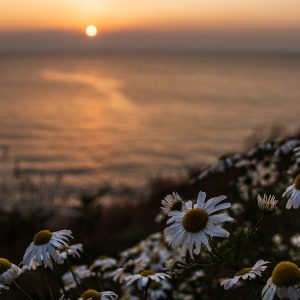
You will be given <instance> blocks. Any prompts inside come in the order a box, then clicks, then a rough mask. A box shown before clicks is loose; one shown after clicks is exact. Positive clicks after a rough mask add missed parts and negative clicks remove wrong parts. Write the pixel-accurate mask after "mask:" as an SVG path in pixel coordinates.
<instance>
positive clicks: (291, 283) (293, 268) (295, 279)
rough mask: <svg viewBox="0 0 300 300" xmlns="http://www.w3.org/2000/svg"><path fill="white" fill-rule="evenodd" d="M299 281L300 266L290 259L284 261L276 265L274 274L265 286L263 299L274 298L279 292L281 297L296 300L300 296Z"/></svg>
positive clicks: (270, 299) (269, 299)
mask: <svg viewBox="0 0 300 300" xmlns="http://www.w3.org/2000/svg"><path fill="white" fill-rule="evenodd" d="M299 283H300V270H299V268H298V266H297V265H296V264H294V263H292V262H289V261H282V262H280V263H278V264H277V265H276V266H275V268H274V269H273V272H272V276H271V277H270V278H269V279H268V281H267V283H266V285H265V286H264V288H263V290H262V299H263V300H272V299H273V298H274V296H275V294H277V296H278V297H279V298H280V299H282V298H288V299H291V300H294V299H295V300H296V299H298V298H300V293H299V290H298V287H299Z"/></svg>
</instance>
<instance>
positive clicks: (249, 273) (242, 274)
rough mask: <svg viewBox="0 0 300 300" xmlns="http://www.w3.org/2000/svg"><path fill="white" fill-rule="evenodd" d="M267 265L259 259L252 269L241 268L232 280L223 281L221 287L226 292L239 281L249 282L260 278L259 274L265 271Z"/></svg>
mask: <svg viewBox="0 0 300 300" xmlns="http://www.w3.org/2000/svg"><path fill="white" fill-rule="evenodd" d="M268 263H269V262H268V261H264V260H262V259H260V260H259V261H258V262H256V264H255V265H254V266H253V267H250V268H243V269H241V270H240V271H238V272H237V273H236V274H235V276H234V277H233V278H230V279H225V280H223V281H222V282H221V285H224V289H225V290H228V289H230V288H232V287H233V286H234V285H235V284H236V283H237V282H238V281H239V280H240V279H243V280H248V279H249V280H251V279H254V278H256V276H261V272H263V271H265V270H266V268H267V266H266V264H268Z"/></svg>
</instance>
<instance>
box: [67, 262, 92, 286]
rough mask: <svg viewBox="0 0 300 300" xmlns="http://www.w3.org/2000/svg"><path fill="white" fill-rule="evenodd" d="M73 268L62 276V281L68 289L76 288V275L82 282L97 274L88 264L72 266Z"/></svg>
mask: <svg viewBox="0 0 300 300" xmlns="http://www.w3.org/2000/svg"><path fill="white" fill-rule="evenodd" d="M71 269H72V272H71V271H70V272H67V273H65V274H64V275H63V276H62V281H63V283H64V286H65V289H66V290H67V291H69V290H71V289H74V288H76V286H77V283H76V281H75V279H74V276H75V277H76V280H77V281H78V282H79V283H80V282H81V281H82V280H84V279H86V278H90V277H92V276H94V275H95V274H94V273H93V272H92V271H91V270H90V269H89V268H88V267H87V266H86V265H81V266H72V267H71Z"/></svg>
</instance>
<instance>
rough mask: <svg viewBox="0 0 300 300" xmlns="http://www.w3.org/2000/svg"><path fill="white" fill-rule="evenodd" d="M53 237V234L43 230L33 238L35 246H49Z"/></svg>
mask: <svg viewBox="0 0 300 300" xmlns="http://www.w3.org/2000/svg"><path fill="white" fill-rule="evenodd" d="M51 237H52V233H51V232H50V231H49V230H41V231H39V232H38V233H37V234H36V235H35V236H34V238H33V242H34V244H35V245H37V246H40V245H45V244H47V243H48V242H49V241H50V239H51Z"/></svg>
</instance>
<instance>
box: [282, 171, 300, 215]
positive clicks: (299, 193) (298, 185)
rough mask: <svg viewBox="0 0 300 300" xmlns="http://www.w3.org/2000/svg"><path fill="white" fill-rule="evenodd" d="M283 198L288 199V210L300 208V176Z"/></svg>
mask: <svg viewBox="0 0 300 300" xmlns="http://www.w3.org/2000/svg"><path fill="white" fill-rule="evenodd" d="M282 197H287V198H288V201H287V203H286V208H287V209H291V208H298V207H299V206H300V174H298V175H297V176H296V178H295V181H294V184H292V185H290V186H289V187H288V188H287V189H286V191H285V192H284V193H283V194H282Z"/></svg>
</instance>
